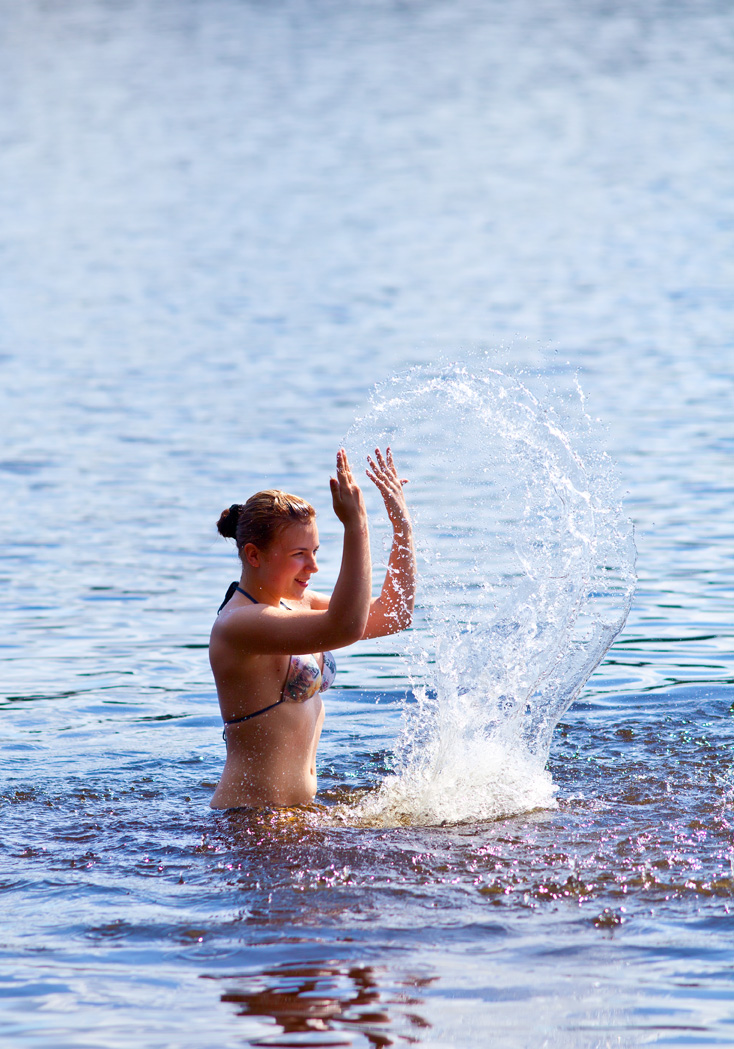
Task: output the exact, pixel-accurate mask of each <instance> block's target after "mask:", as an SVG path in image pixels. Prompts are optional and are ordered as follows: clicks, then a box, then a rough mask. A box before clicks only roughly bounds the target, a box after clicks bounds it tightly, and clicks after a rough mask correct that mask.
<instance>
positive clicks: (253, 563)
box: [242, 543, 260, 568]
mask: <svg viewBox="0 0 734 1049" xmlns="http://www.w3.org/2000/svg"><path fill="white" fill-rule="evenodd" d="M242 552H243V554H244V555H245V561H246V563H247V564H248V565H250V567H251V568H259V567H260V551H259V550H258V548H257V547H256V546H255V544H254V543H245V545H244V546H243V548H242Z"/></svg>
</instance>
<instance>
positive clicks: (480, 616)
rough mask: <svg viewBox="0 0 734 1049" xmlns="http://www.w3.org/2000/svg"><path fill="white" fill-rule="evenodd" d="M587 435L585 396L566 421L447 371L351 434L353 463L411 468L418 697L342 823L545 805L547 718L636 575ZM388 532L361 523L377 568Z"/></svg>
mask: <svg viewBox="0 0 734 1049" xmlns="http://www.w3.org/2000/svg"><path fill="white" fill-rule="evenodd" d="M560 419H563V423H562V422H561V421H559V420H560ZM571 424H572V426H573V431H574V432H573V439H572V438H571V437H569V436H568V434H569V432H571V430H570V429H569V426H570V425H571ZM592 430H593V427H592V424H591V420H589V418H588V416H586V415H585V413H584V410H583V400H582V399H581V398H577V401H576V417H575V418H572V415H569V414H568V412H567V411H564V413H563V415H560V414H559V413H558V412H557V411H556V410H553V409H551V408H548V407H545V408H544V407H543V405H542V404H541V403H540V402H539V400H538V399H537V398H536V396H535V395H534V394H533V393H532V392H531V391H530V389H529V388H528V387H527V386H526V385H525V384H523V382H521V381H520V380H519V379H518V378H517V377H513V376H509V375H506V374H503V373H501V372H498V371H494V370H491V369H484V370H482V371H477V369H473V370H472V371H470V370H469V369H468V368H467V367H465V366H462V365H455V364H454V365H450V366H447V367H444V368H442V369H429V368H417V369H414V370H412V371H411V372H409V373H408V374H407V375H403V376H398V377H396V378H395V379H392V380H390V381H389V382H388V383H386V384H383V385H382V386H380V387H378V388H377V390H376V391H375V393H374V395H373V400H372V405H371V408H370V409H369V411H368V412H367V413H366V414H365V415H364V417H363V418H361V419H360V420H359V421H358V422H357V423H356V424H355V425H354V427H353V428H352V429H351V430H350V432H349V434H348V435H347V438H346V441H345V444H346V447H347V449H348V451H349V452H350V457H352V461H354V462H360V461H364V456H365V455H366V454H367V452H372V450H373V449H374V447H375V446H376V445H380V446H382V447H384V446H385V445H386V444H389V445H391V447H392V448H393V450H394V451H395V455H396V458H397V459H398V463H399V467H400V469H401V472H403V471H404V473H405V475H406V476H407V477H409V478H410V479H411V484H410V489H409V493H410V504H411V508H412V511H413V514H414V518H415V525H416V540H417V548H418V555H419V573H420V591H419V599H418V605H419V609H418V614H417V616H416V622H415V625H414V628H413V630H412V631H410V632H408V633H406V634H405V635H401V637H402V642H401V643H402V644H403V656H404V658H405V660H406V662H407V668H408V674H409V676H410V679H411V681H412V683H413V690H412V691H413V696H414V701H407V702H406V704H405V709H404V718H403V731H402V735H401V738H400V739H399V741H398V743H397V745H396V751H395V756H394V772H393V773H392V774H391V775H389V776H387V778H386V779H385V780H384V781H383V782H382V784H381V785H380V787H379V788H378V789H377V790H375V791H373V792H371V793H370V794H369V795H367V796H366V797H364V798H363V799H362V801H361V802H360V803H359V804H358V806H357V810H356V812H355V810H354V809H352V810H351V812H350V814H349V818H350V821H353V820H354V819H357V820H359V821H364V822H367V823H369V824H372V825H382V826H385V825H395V824H404V823H410V824H435V823H442V822H444V821H446V822H451V823H454V822H462V821H468V820H472V821H473V820H481V819H492V818H496V817H499V816H505V815H510V814H514V813H518V812H523V811H529V810H532V809H535V808H543V807H550V806H552V805H554V803H555V802H554V791H555V788H554V785H553V782H552V779H551V776H550V774H549V773H548V771H547V769H546V762H547V758H548V750H549V747H550V741H551V734H552V731H553V728H554V726H555V725H556V724H557V722H558V720H559V718H560V717H561V716H562V714H563V713H564V711H565V710H566V709H567V708H568V706H569V705H570V704H571V703H572V702H573V700H574V698H575V697H576V696H577V695H578V693H579V692H580V690H581V688H582V687H583V685H584V683H585V682H586V680H587V678H588V677H589V675H590V674H591V673H592V671H593V670H594V668H595V667H596V666H597V665H598V663H599V662H600V660H601V659H602V658H603V656H604V654H605V652H606V651H607V649H608V648H609V645H610V644H611V643H612V641H613V639H614V637H615V635H616V634H617V633H618V632H619V630H620V629H621V627H622V625H623V624H624V621H625V619H626V616H627V612H628V610H629V606H630V601H631V598H632V593H633V590H634V584H635V572H634V561H635V551H634V543H633V538H632V530H631V526H630V525H629V522H627V521H626V520H625V518H624V517H623V515H622V513H621V511H620V507H619V505H618V502H617V501H616V497H615V494H614V493H615V484H614V479H613V476H612V470H611V464H610V462H609V460H608V458H607V457H606V456H604V455H603V454H599V453H598V452H594V451H592V450H591V443H592V442H591V441H590V439H587V438H590V435H591V434H592ZM366 494H367V493H366ZM379 517H380V515H379V508H378V507H377V506H376V507H375V513H374V514H371V518H372V520H375V519H379ZM389 538H390V537H389V535H388V534H387V533H386V531H380V530H379V528H378V529H377V530H376V531H375V533H374V534H373V558H374V560H375V562H376V564H380V563H382V564H384V563H385V560H386V551H387V549H388V548H389Z"/></svg>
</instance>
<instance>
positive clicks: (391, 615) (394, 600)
mask: <svg viewBox="0 0 734 1049" xmlns="http://www.w3.org/2000/svg"><path fill="white" fill-rule="evenodd" d="M368 462H369V464H370V469H369V470H368V471H367V476H368V477H369V479H370V480H371V481H372V482H373V483H374V484H375V485H376V486H377V488H378V489H379V491H380V494H381V495H382V498H383V500H384V501H385V509H386V510H387V515H388V517H389V518H390V523H391V524H392V528H393V539H392V549H391V550H390V559H389V561H388V564H387V572H386V574H385V581H384V582H383V584H382V590H381V591H380V596H379V597H377V598H375V599H374V600H373V601H372V604H371V606H370V614H369V618H368V620H367V626H366V628H365V632H364V635H363V636H364V637H365V638H367V637H384V636H385V635H386V634H397V633H398V632H399V631H400V630H405V629H406V627H409V626H410V624H411V623H412V621H413V606H414V604H415V584H416V565H415V548H414V546H413V527H412V525H411V521H410V514H409V513H408V507H407V505H406V502H405V495H404V494H403V485H405V484H407V483H408V482H407V481H406V480H405V479H403V480H401V479H400V478H399V477H398V473H397V470H396V469H395V462H394V460H393V456H392V452H391V450H390V449H389V448H387V449H386V450H385V454H384V455H383V454H382V452H381V451H380V449H379V448H376V449H375V458H374V459H372V458H371V457H370V456H368Z"/></svg>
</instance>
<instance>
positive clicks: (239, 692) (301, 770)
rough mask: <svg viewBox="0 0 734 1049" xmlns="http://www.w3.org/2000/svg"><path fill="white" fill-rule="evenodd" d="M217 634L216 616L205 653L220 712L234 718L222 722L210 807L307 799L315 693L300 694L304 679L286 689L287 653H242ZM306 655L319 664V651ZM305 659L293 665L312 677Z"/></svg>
mask: <svg viewBox="0 0 734 1049" xmlns="http://www.w3.org/2000/svg"><path fill="white" fill-rule="evenodd" d="M225 615H227V610H226V608H225V610H224V611H223V612H222V616H225ZM218 628H219V629H218ZM223 633H224V632H223V631H222V630H221V618H220V619H218V620H217V621H216V622H215V624H214V627H213V629H212V634H211V641H210V646H209V658H210V662H211V666H212V671H213V674H214V680H215V682H216V686H217V694H218V696H219V706H220V709H221V712H222V719H223V720H224V721H225V723H226V722H231V721H234V722H235V723H233V724H228V725H226V740H227V760H226V763H225V766H224V770H223V772H222V778H221V780H220V781H219V784H218V786H217V789H216V790H215V792H214V796H213V798H212V801H211V805H212V808H217V809H228V808H242V807H247V806H258V807H261V806H263V805H277V806H288V805H299V804H304V803H306V802H309V801H311V800H312V798H313V796H314V794H315V793H316V785H317V784H316V749H317V747H318V743H319V738H320V736H321V728H322V725H323V721H324V704H323V701H322V699H321V695H320V693H319V692H318V691H316V692H315V694H312V695H310V696H308V697H307V698H305V700H304V699H303V695H304V687H303V684H304V683H303V682H301V684H300V686H299V683H298V682H297V681H296V682H294V683H293V684H292V688H291V691H292V692H293V695H289V690H288V680H287V679H288V676H289V669H290V663H291V657H290V656H287V655H266V656H259V655H243V654H242V653H241V652H238V651H236V650H234V648H233V646H232V645H231V643H230V642H229V641H228V640H226V639H225V638H224V637H223ZM313 660H315V661H316V671H320V669H321V666H322V656H321V654H320V653H319V654H315V655H314V656H313ZM313 660H312V661H311V663H310V665H309V659H308V657H303V665H302V667H301V668H300V669H301V670H302V671H303V673H304V674H305V677H306V678H309V677H312V676H313V672H314V668H313ZM299 697H300V701H299ZM289 700H291V701H289ZM294 700H295V701H294ZM268 706H272V709H270V710H264V712H263V713H260V714H258V715H257V716H256V717H251V718H248V720H245V721H239V722H237V721H236V719H238V718H242V717H247V716H248V715H252V714H253V713H256V712H257V711H261V710H263V708H266V707H268Z"/></svg>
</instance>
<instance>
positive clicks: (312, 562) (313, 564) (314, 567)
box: [308, 554, 319, 575]
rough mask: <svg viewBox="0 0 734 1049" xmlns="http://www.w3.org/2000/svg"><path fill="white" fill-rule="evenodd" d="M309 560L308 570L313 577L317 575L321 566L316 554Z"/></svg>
mask: <svg viewBox="0 0 734 1049" xmlns="http://www.w3.org/2000/svg"><path fill="white" fill-rule="evenodd" d="M308 560H309V564H308V570H309V572H310V573H311V575H315V574H316V573H317V572H318V570H319V566H318V565H317V564H316V554H311V556H310V557H309V559H308Z"/></svg>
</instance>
